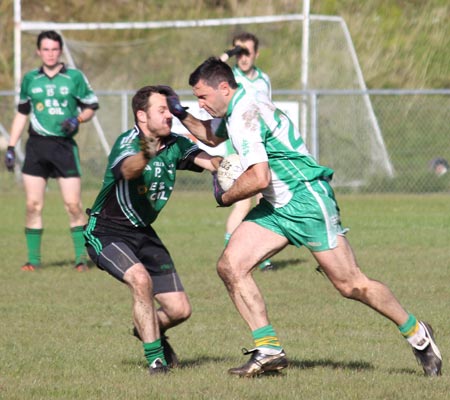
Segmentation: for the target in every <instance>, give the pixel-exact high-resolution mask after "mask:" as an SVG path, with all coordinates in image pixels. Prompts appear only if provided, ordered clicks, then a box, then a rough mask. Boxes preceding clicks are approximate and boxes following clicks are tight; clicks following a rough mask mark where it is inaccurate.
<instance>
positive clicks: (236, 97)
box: [227, 83, 245, 118]
mask: <svg viewBox="0 0 450 400" xmlns="http://www.w3.org/2000/svg"><path fill="white" fill-rule="evenodd" d="M244 95H245V89H244V86H242V84H240V83H239V84H238V88H237V90H236V92H235V93H234V95H233V97H232V98H231V101H230V103H229V104H228V110H227V118H228V117H229V116H230V115H231V113H232V111H233V108H234V106H235V105H236V104H237V103H238V101H239V100H240V99H242V97H243V96H244Z"/></svg>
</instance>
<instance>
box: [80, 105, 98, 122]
mask: <svg viewBox="0 0 450 400" xmlns="http://www.w3.org/2000/svg"><path fill="white" fill-rule="evenodd" d="M94 115H95V111H94V110H93V109H92V108H85V109H83V110H82V111H81V112H80V113H79V114H78V117H77V118H78V122H80V123H82V122H87V121H90V120H91V119H92V118H93V117H94Z"/></svg>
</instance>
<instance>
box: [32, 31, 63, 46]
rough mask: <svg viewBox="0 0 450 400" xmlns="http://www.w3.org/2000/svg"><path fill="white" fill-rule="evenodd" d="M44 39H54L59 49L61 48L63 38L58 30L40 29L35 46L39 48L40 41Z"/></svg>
mask: <svg viewBox="0 0 450 400" xmlns="http://www.w3.org/2000/svg"><path fill="white" fill-rule="evenodd" d="M44 39H50V40H54V41H55V42H58V43H59V47H61V50H62V48H63V40H62V37H61V35H60V34H59V33H58V32H55V31H42V32H41V33H40V34H39V35H38V37H37V40H36V46H37V48H38V50H39V49H40V48H41V42H42V41H43V40H44Z"/></svg>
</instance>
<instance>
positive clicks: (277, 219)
mask: <svg viewBox="0 0 450 400" xmlns="http://www.w3.org/2000/svg"><path fill="white" fill-rule="evenodd" d="M189 84H190V85H191V86H192V87H193V92H194V95H195V96H196V97H197V98H198V102H199V106H200V108H204V109H205V110H206V111H207V112H208V113H209V114H210V115H211V116H213V117H216V118H223V120H222V122H221V125H220V126H219V128H218V129H217V130H216V131H215V133H214V132H213V131H212V129H211V124H210V122H209V121H200V120H198V119H196V118H194V117H193V116H192V115H190V114H188V113H187V112H186V110H185V109H183V108H182V107H181V104H179V102H178V101H177V100H178V99H177V98H176V97H171V98H170V99H169V105H170V108H171V110H172V112H173V113H174V114H175V116H177V117H178V118H179V119H180V120H181V121H182V122H183V124H184V125H185V126H186V128H187V129H188V130H189V131H190V132H192V134H194V136H196V137H197V138H198V139H199V140H200V141H202V142H204V143H205V144H206V145H208V146H214V145H217V144H219V143H221V142H223V141H224V140H226V139H227V138H228V137H229V138H230V139H231V141H232V143H233V147H234V148H235V149H236V152H237V154H239V156H240V160H241V164H242V166H243V168H244V172H243V174H242V175H241V176H240V177H239V178H238V179H237V180H236V181H235V182H234V184H233V186H231V188H230V189H229V190H228V191H227V192H224V191H223V190H222V189H221V188H220V186H219V185H218V184H217V179H215V180H214V182H215V185H214V194H215V198H216V200H217V202H218V204H219V205H220V206H225V207H226V206H229V205H231V204H233V203H234V202H236V201H238V200H241V199H244V198H248V197H250V196H253V195H254V194H255V193H259V192H261V193H262V194H263V199H262V200H261V201H260V202H259V204H258V205H257V206H256V207H255V208H254V209H253V210H252V211H251V212H250V213H249V214H248V216H247V217H246V218H245V220H244V222H242V223H241V224H240V225H239V226H238V228H237V229H236V231H235V232H234V233H233V236H232V237H231V239H230V242H229V244H228V246H227V247H226V248H225V250H224V252H223V253H222V255H221V256H220V258H219V260H218V263H217V270H218V273H219V275H220V277H221V278H222V280H223V282H224V283H225V287H226V289H227V291H228V293H229V295H230V297H231V299H232V300H233V302H234V305H235V306H236V308H237V310H238V311H239V313H240V314H241V316H242V318H243V319H244V320H245V322H246V323H247V325H248V326H249V328H250V329H251V331H252V336H253V340H254V345H255V346H254V348H253V349H252V350H250V351H248V352H246V354H251V357H250V360H249V361H248V362H247V363H245V364H244V365H242V366H240V367H236V368H231V369H230V370H229V372H230V373H231V374H234V375H239V376H248V377H250V376H255V375H258V374H261V373H264V372H269V371H278V370H281V369H283V368H285V367H286V366H287V365H288V361H287V358H286V354H285V352H284V350H283V348H282V346H281V343H280V341H279V339H278V337H277V335H276V333H275V330H274V328H273V327H272V325H271V324H270V321H269V318H268V314H267V309H266V305H265V302H264V299H263V296H262V293H261V291H260V290H259V288H258V286H257V285H256V283H255V281H254V279H253V277H252V271H253V269H254V268H255V266H256V265H258V263H260V262H261V261H262V260H264V259H266V258H267V257H270V256H273V255H274V254H276V253H278V252H279V251H281V250H282V249H283V248H284V247H286V246H287V245H288V244H294V245H296V246H298V247H300V246H305V247H307V248H308V249H309V250H310V251H311V253H312V255H313V256H314V258H315V259H316V261H317V262H318V264H319V266H320V268H321V270H322V271H323V272H324V273H325V275H326V276H327V277H328V279H329V280H330V281H331V283H332V284H333V285H334V287H335V288H336V289H337V290H338V291H339V292H340V293H341V295H342V296H344V297H347V298H350V299H353V300H357V301H360V302H361V303H363V304H366V305H367V306H369V307H371V308H372V309H374V310H375V311H377V312H378V313H380V314H381V315H383V316H384V317H386V318H388V319H389V320H391V321H392V322H394V323H395V324H396V325H397V326H398V328H399V330H400V332H401V334H402V335H403V336H404V337H405V338H406V340H407V341H408V342H409V343H410V345H411V346H412V350H413V353H414V354H415V356H416V357H417V359H418V360H419V362H420V363H421V365H422V368H423V370H424V372H425V374H426V375H428V376H435V375H440V374H441V366H442V357H441V355H440V352H439V349H438V348H437V346H436V343H435V342H434V338H433V331H432V329H431V327H430V326H429V325H428V324H427V323H425V322H422V321H418V320H417V319H416V317H415V316H414V315H412V314H410V313H408V312H407V311H406V310H405V309H404V308H403V307H402V306H401V304H400V303H399V302H398V300H397V299H396V298H395V296H394V295H393V293H392V292H391V291H390V289H389V288H388V287H387V286H386V285H384V284H383V283H381V282H378V281H375V280H372V279H370V278H368V277H367V276H366V275H365V274H363V272H362V271H361V270H360V268H359V266H358V263H357V261H356V259H355V256H354V254H353V251H352V248H351V247H350V244H349V242H348V241H347V239H346V237H345V233H346V230H345V229H343V228H342V226H341V222H340V217H339V208H338V206H337V203H336V200H335V198H334V193H333V189H332V188H331V186H330V184H329V182H330V181H331V178H332V176H333V170H332V169H330V168H327V167H324V166H322V165H319V164H318V163H317V162H316V160H315V159H314V158H313V157H312V156H311V155H310V153H309V152H308V150H307V148H306V146H305V144H304V142H303V140H302V138H301V136H300V133H299V132H298V130H297V129H296V128H295V127H294V125H293V123H292V122H291V121H290V120H289V118H288V117H287V116H286V115H285V114H283V112H282V111H281V110H278V109H277V108H276V107H275V105H274V104H273V103H272V102H271V101H269V100H268V98H267V97H266V96H258V94H256V95H253V94H251V93H247V92H246V91H245V89H243V88H242V87H241V86H238V85H237V83H236V81H235V79H234V76H233V73H232V71H231V68H230V67H229V66H228V65H227V64H225V63H223V62H222V61H220V60H218V59H216V58H214V57H211V58H209V59H208V60H206V61H205V62H204V63H202V64H201V65H200V66H199V67H197V69H196V70H195V71H194V72H193V73H192V74H191V76H190V78H189ZM299 320H300V321H301V315H300V317H299Z"/></svg>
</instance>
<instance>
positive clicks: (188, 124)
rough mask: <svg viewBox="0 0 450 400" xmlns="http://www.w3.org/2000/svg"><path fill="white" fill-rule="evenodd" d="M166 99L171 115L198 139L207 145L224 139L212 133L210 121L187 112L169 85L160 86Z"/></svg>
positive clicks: (218, 142)
mask: <svg viewBox="0 0 450 400" xmlns="http://www.w3.org/2000/svg"><path fill="white" fill-rule="evenodd" d="M160 88H162V92H164V94H165V96H166V99H167V107H169V110H170V112H171V113H172V115H173V116H175V117H177V118H178V119H179V120H180V122H181V123H182V124H183V125H184V126H185V128H186V129H187V130H188V131H189V132H190V133H191V134H192V135H194V136H195V137H196V138H197V139H198V140H200V141H201V142H202V143H204V144H206V145H207V146H211V147H215V146H217V145H219V144H220V143H222V142H223V141H224V140H225V139H222V138H219V137H217V136H216V135H214V130H213V128H212V125H211V121H203V120H200V119H198V118H196V117H194V116H193V115H192V114H190V113H188V112H187V109H188V107H183V105H182V104H181V102H180V98H179V97H178V95H177V94H176V92H175V91H174V90H173V89H172V88H171V87H170V86H162V85H161V86H160Z"/></svg>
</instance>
